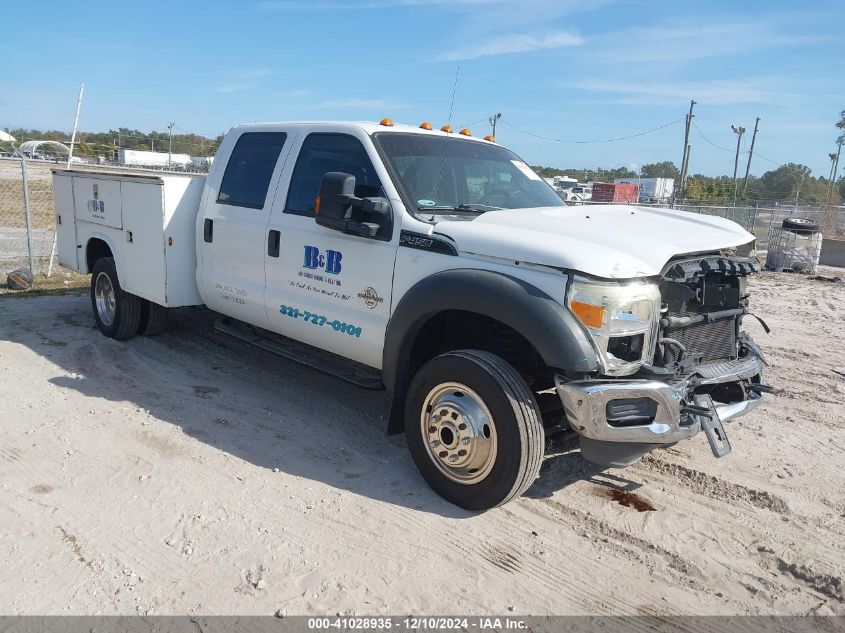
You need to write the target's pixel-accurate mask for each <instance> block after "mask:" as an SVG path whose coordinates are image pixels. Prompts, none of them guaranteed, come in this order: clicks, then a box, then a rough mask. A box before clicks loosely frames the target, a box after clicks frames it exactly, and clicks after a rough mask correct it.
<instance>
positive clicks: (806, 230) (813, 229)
mask: <svg viewBox="0 0 845 633" xmlns="http://www.w3.org/2000/svg"><path fill="white" fill-rule="evenodd" d="M781 227H782V228H784V229H787V230H789V231H792V232H793V233H797V234H798V235H809V234H811V233H818V232H819V230H820V229H819V223H818V222H813V221H812V220H808V219H807V218H787V219H786V220H784V221H783V224H782V225H781Z"/></svg>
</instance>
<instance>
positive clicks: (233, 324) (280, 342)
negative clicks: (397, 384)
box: [214, 319, 384, 390]
mask: <svg viewBox="0 0 845 633" xmlns="http://www.w3.org/2000/svg"><path fill="white" fill-rule="evenodd" d="M214 329H215V330H216V331H217V332H220V333H221V334H226V335H228V336H231V337H232V338H235V339H238V340H239V341H243V342H244V343H249V344H250V345H253V346H255V347H258V348H261V349H263V350H265V351H267V352H270V353H271V354H275V355H276V356H281V357H282V358H287V359H288V360H292V361H295V362H297V363H300V364H302V365H305V366H306V367H311V368H312V369H316V370H317V371H321V372H323V373H325V374H329V375H330V376H334V377H335V378H340V379H341V380H345V381H346V382H351V383H352V384H353V385H358V386H359V387H363V388H364V389H374V390H378V389H384V383H383V382H382V381H381V372H380V371H378V370H377V369H373V368H372V367H367V366H366V365H362V364H361V363H356V362H355V361H350V360H347V359H345V358H342V357H340V356H337V355H336V354H332V353H331V352H325V351H323V350H320V349H317V348H315V347H311V346H310V345H306V344H304V343H299V342H297V341H294V340H292V339H289V338H286V337H284V336H279V335H277V334H273V333H271V332H266V333H265V331H264V330H259V329H257V328H253V327H252V326H250V325H247V324H246V323H242V322H240V321H234V320H232V319H217V320H216V321H215V322H214Z"/></svg>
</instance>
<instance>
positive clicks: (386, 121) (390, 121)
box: [378, 117, 393, 127]
mask: <svg viewBox="0 0 845 633" xmlns="http://www.w3.org/2000/svg"><path fill="white" fill-rule="evenodd" d="M378 124H379V125H383V126H385V127H393V119H389V118H387V117H384V118H383V119H382V120H381V121H379V123H378Z"/></svg>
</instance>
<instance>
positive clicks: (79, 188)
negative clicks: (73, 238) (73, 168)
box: [73, 176, 123, 229]
mask: <svg viewBox="0 0 845 633" xmlns="http://www.w3.org/2000/svg"><path fill="white" fill-rule="evenodd" d="M120 187H121V182H120V180H115V179H105V178H87V177H83V176H74V177H73V201H74V202H73V204H74V210H75V211H76V219H77V220H79V221H82V222H92V223H93V224H102V225H103V226H108V227H111V228H113V229H121V228H123V210H122V205H121V195H120Z"/></svg>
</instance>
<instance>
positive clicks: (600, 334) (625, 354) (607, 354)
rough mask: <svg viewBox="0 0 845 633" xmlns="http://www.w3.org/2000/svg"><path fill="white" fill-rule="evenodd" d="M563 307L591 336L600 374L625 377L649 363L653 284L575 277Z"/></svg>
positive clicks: (655, 300)
mask: <svg viewBox="0 0 845 633" xmlns="http://www.w3.org/2000/svg"><path fill="white" fill-rule="evenodd" d="M566 305H567V307H568V308H569V310H570V311H571V312H572V313H573V314H574V315H575V316H576V317H577V318H578V320H579V321H580V322H581V324H582V325H583V326H584V327H585V328H586V329H587V332H588V333H589V334H590V338H592V340H593V344H594V345H595V346H596V348H597V349H598V352H599V361H600V363H601V368H602V373H603V374H605V375H608V376H627V375H628V374H633V373H634V372H636V371H637V369H639V367H640V365H642V364H643V363H644V362H646V361H649V360H650V359H651V355H652V353H653V347H654V336H655V333H656V330H657V315H658V311H659V309H660V292H659V290H658V289H657V285H656V284H650V283H641V282H634V283H626V284H622V283H613V282H594V281H588V280H586V279H582V278H579V277H576V278H575V280H574V281H573V282H572V284H571V286H570V288H569V294H568V296H567V298H566Z"/></svg>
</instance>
